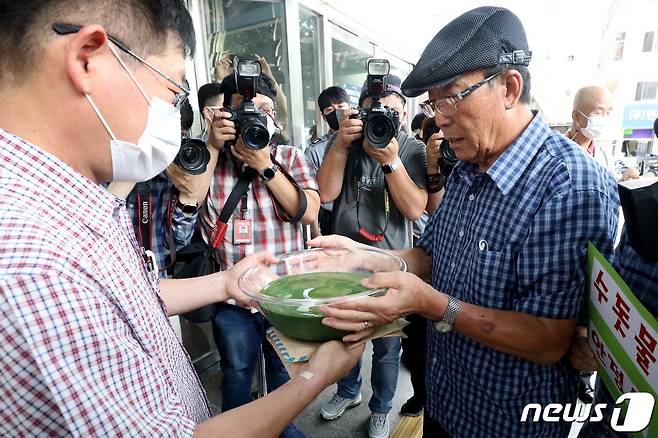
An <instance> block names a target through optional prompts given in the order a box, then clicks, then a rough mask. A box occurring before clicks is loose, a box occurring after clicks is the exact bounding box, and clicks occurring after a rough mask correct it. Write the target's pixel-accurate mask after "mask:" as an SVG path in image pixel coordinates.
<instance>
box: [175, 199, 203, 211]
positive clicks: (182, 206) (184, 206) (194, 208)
mask: <svg viewBox="0 0 658 438" xmlns="http://www.w3.org/2000/svg"><path fill="white" fill-rule="evenodd" d="M176 205H177V206H178V208H180V209H181V211H182V212H183V213H185V214H195V213H197V212H198V211H199V206H198V205H197V204H183V203H182V202H180V200H179V201H178V202H176Z"/></svg>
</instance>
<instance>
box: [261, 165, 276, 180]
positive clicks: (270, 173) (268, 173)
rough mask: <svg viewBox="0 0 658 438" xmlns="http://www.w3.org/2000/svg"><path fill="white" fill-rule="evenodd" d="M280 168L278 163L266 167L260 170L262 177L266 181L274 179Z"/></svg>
mask: <svg viewBox="0 0 658 438" xmlns="http://www.w3.org/2000/svg"><path fill="white" fill-rule="evenodd" d="M278 170H279V168H278V166H277V165H276V164H273V165H272V167H266V168H265V169H263V171H262V172H260V179H261V180H262V181H265V182H268V181H272V180H273V179H274V176H275V175H276V172H277V171H278Z"/></svg>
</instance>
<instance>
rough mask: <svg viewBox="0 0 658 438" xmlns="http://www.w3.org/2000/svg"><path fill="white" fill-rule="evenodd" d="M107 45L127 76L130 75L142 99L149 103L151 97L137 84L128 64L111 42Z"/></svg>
mask: <svg viewBox="0 0 658 438" xmlns="http://www.w3.org/2000/svg"><path fill="white" fill-rule="evenodd" d="M107 46H108V47H109V48H110V51H111V52H112V54H114V57H115V58H116V59H117V61H119V64H121V67H123V69H124V70H125V71H126V73H128V76H130V79H132V81H133V82H134V83H135V85H136V86H137V88H138V89H139V91H140V92H141V93H142V96H144V99H146V102H147V103H149V104H150V103H151V99H150V98H149V97H148V95H147V94H146V91H144V89H143V88H142V86H141V85H139V82H137V79H136V78H135V75H134V74H133V72H132V71H130V69H129V68H128V66H126V63H125V62H123V59H121V57H120V56H119V55H118V54H117V52H116V50H114V47H112V44H108V45H107Z"/></svg>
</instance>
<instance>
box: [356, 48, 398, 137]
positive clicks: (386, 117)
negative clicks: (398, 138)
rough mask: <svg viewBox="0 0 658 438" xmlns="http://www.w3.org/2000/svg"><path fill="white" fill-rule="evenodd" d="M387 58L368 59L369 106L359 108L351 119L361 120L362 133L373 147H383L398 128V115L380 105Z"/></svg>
mask: <svg viewBox="0 0 658 438" xmlns="http://www.w3.org/2000/svg"><path fill="white" fill-rule="evenodd" d="M390 67H391V66H390V64H389V63H388V60H387V59H369V60H368V67H367V68H368V79H367V84H368V85H367V86H368V97H370V98H371V99H372V104H371V105H370V108H359V113H358V114H355V115H353V116H352V118H353V119H360V120H362V121H363V133H364V135H365V137H366V139H368V143H370V145H372V147H374V148H378V149H381V148H385V147H386V146H388V144H389V143H390V142H391V139H392V138H393V137H395V135H396V134H397V133H398V130H399V129H400V115H399V114H398V112H397V111H396V110H394V109H392V108H389V107H387V106H384V105H382V103H381V102H380V99H381V98H382V95H383V94H384V92H385V91H386V76H388V73H389V71H390Z"/></svg>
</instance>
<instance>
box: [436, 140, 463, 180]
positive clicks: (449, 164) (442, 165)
mask: <svg viewBox="0 0 658 438" xmlns="http://www.w3.org/2000/svg"><path fill="white" fill-rule="evenodd" d="M458 161H459V158H457V155H455V151H453V150H452V148H451V147H450V142H449V141H448V140H446V139H445V138H444V139H443V141H442V142H441V144H440V145H439V170H440V171H441V175H443V176H444V177H446V178H448V176H450V173H452V169H453V168H454V167H455V166H456V165H457V162H458Z"/></svg>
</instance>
